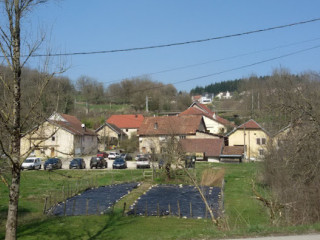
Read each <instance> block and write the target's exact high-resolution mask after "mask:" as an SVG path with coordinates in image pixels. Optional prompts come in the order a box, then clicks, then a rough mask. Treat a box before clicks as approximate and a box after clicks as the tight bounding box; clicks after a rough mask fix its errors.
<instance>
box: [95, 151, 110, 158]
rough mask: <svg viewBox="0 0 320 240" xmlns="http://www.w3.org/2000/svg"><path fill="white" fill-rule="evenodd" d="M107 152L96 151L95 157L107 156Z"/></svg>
mask: <svg viewBox="0 0 320 240" xmlns="http://www.w3.org/2000/svg"><path fill="white" fill-rule="evenodd" d="M108 155H109V154H108V153H106V152H98V153H97V157H103V158H107V157H108Z"/></svg>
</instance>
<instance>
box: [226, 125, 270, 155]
mask: <svg viewBox="0 0 320 240" xmlns="http://www.w3.org/2000/svg"><path fill="white" fill-rule="evenodd" d="M226 136H227V137H228V146H241V147H242V148H243V149H244V150H245V152H244V158H246V159H248V160H252V161H255V160H262V159H263V157H264V155H265V151H266V147H267V143H268V141H269V138H270V137H269V136H270V134H269V133H268V132H267V131H266V130H265V129H264V128H263V127H261V126H260V125H259V124H258V123H257V122H256V121H254V120H253V119H251V120H249V121H248V122H246V123H244V124H242V125H240V126H238V127H237V128H235V129H234V130H232V131H231V132H230V133H228V134H227V135H226Z"/></svg>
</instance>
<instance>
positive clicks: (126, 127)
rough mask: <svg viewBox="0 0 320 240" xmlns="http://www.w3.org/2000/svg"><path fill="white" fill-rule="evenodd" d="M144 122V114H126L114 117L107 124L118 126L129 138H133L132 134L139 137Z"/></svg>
mask: <svg viewBox="0 0 320 240" xmlns="http://www.w3.org/2000/svg"><path fill="white" fill-rule="evenodd" d="M143 120H144V116H143V115H142V114H126V115H112V116H111V117H110V118H108V119H107V121H106V122H107V123H109V124H113V125H115V126H117V127H118V128H119V129H121V130H122V132H124V133H125V134H126V135H127V137H128V138H131V135H132V134H135V135H137V131H138V129H139V128H140V126H141V124H142V122H143Z"/></svg>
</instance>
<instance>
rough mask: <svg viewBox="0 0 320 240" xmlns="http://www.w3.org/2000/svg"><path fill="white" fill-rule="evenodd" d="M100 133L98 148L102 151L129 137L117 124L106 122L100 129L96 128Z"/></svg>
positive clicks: (97, 132) (98, 133)
mask: <svg viewBox="0 0 320 240" xmlns="http://www.w3.org/2000/svg"><path fill="white" fill-rule="evenodd" d="M95 132H96V134H97V135H98V149H99V150H100V151H105V150H107V147H108V146H111V145H119V143H120V142H121V141H122V140H124V139H127V138H128V136H127V134H125V133H124V132H123V131H122V130H121V129H120V128H118V127H117V126H116V125H114V124H111V123H107V122H105V123H104V124H103V125H101V126H100V127H99V128H98V129H96V131H95Z"/></svg>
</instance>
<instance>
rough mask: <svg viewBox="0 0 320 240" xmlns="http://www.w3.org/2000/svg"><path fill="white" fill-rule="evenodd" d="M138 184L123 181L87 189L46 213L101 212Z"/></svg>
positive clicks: (81, 213)
mask: <svg viewBox="0 0 320 240" xmlns="http://www.w3.org/2000/svg"><path fill="white" fill-rule="evenodd" d="M138 185H139V183H123V184H115V185H109V186H104V187H98V188H93V189H88V190H86V191H84V192H83V193H82V194H79V195H76V196H74V197H72V198H69V199H67V201H66V202H63V203H60V204H58V205H56V206H54V207H52V208H51V209H49V211H48V214H52V215H57V216H63V215H66V216H71V215H92V214H102V213H105V212H107V211H108V208H110V207H111V206H112V205H113V204H114V203H115V202H117V201H118V200H119V199H121V198H122V197H124V196H125V195H127V194H128V193H129V192H130V191H131V190H132V189H134V188H136V187H137V186H138Z"/></svg>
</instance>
